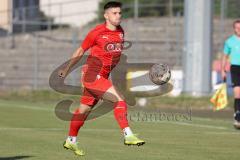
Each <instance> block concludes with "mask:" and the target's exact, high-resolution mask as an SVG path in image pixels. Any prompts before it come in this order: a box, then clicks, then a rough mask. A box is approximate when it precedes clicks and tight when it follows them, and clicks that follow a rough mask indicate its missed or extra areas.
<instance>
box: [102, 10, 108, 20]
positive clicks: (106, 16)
mask: <svg viewBox="0 0 240 160" xmlns="http://www.w3.org/2000/svg"><path fill="white" fill-rule="evenodd" d="M103 16H104V18H105V19H108V14H107V11H105V12H104V14H103Z"/></svg>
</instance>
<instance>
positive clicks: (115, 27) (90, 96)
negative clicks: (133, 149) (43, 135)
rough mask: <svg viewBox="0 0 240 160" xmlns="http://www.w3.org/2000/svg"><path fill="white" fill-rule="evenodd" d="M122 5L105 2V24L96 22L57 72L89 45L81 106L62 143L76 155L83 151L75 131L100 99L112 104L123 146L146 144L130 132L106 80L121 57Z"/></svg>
mask: <svg viewBox="0 0 240 160" xmlns="http://www.w3.org/2000/svg"><path fill="white" fill-rule="evenodd" d="M121 6H122V4H121V3H120V2H115V1H111V2H108V3H107V4H105V6H104V18H105V23H103V24H100V25H97V26H96V27H95V28H94V29H93V30H91V31H90V32H89V33H88V34H87V36H86V38H85V39H84V41H83V43H82V44H81V47H79V48H78V49H77V51H76V52H75V53H74V54H73V56H72V58H71V61H70V62H69V63H68V64H67V66H66V67H65V68H63V69H61V70H60V71H59V76H60V77H63V78H64V77H65V76H66V75H67V73H68V71H69V70H70V68H71V67H73V66H74V65H75V64H76V63H77V62H78V61H79V60H80V59H81V57H82V56H83V54H84V52H85V51H87V50H88V49H90V48H91V52H90V55H89V56H88V58H87V61H86V65H85V66H84V67H83V69H82V84H83V86H84V91H83V95H82V97H81V100H80V107H79V108H78V109H77V110H76V111H75V113H74V115H73V117H72V120H71V123H70V129H69V135H68V137H67V139H66V141H65V142H64V148H66V149H70V150H72V151H73V152H74V153H75V154H76V155H79V156H82V155H84V154H85V153H84V151H83V150H81V149H79V147H78V146H77V143H76V142H77V135H78V131H79V129H80V128H81V127H82V126H83V124H84V121H85V119H86V118H87V116H88V115H89V113H90V112H91V109H92V108H93V107H94V105H96V104H97V102H98V101H99V99H103V100H108V101H111V102H113V103H114V105H113V107H114V116H115V119H116V120H117V122H118V124H119V127H120V128H121V129H122V131H123V133H124V144H125V145H137V146H140V145H143V144H144V143H145V142H144V141H143V140H141V139H139V138H138V137H137V136H136V135H135V134H133V133H132V130H131V129H130V127H129V124H128V120H127V104H126V101H125V100H124V98H123V97H122V95H120V93H119V92H118V91H117V89H116V88H115V87H114V86H113V84H112V82H111V80H109V79H108V77H109V74H110V72H111V70H112V69H113V68H114V67H115V66H116V65H117V63H118V62H119V60H120V56H121V51H122V46H123V43H124V31H123V29H122V28H121V26H120V23H121Z"/></svg>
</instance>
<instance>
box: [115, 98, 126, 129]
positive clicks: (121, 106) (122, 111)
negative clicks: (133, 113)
mask: <svg viewBox="0 0 240 160" xmlns="http://www.w3.org/2000/svg"><path fill="white" fill-rule="evenodd" d="M114 116H115V119H116V120H117V122H118V125H119V126H120V128H121V129H124V128H126V127H128V126H129V125H128V120H127V103H126V102H125V101H118V102H116V103H115V104H114Z"/></svg>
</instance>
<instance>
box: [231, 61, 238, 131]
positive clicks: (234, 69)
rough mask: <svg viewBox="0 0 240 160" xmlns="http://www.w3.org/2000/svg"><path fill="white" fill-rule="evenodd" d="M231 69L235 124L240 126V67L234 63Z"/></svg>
mask: <svg viewBox="0 0 240 160" xmlns="http://www.w3.org/2000/svg"><path fill="white" fill-rule="evenodd" d="M230 71H231V79H232V84H233V94H234V126H235V127H236V128H240V79H239V76H240V67H239V66H234V65H232V66H231V70H230Z"/></svg>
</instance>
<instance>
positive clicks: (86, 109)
mask: <svg viewBox="0 0 240 160" xmlns="http://www.w3.org/2000/svg"><path fill="white" fill-rule="evenodd" d="M91 110H92V108H91V107H90V106H88V105H85V104H81V105H80V108H79V113H80V114H86V113H89V112H91Z"/></svg>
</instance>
